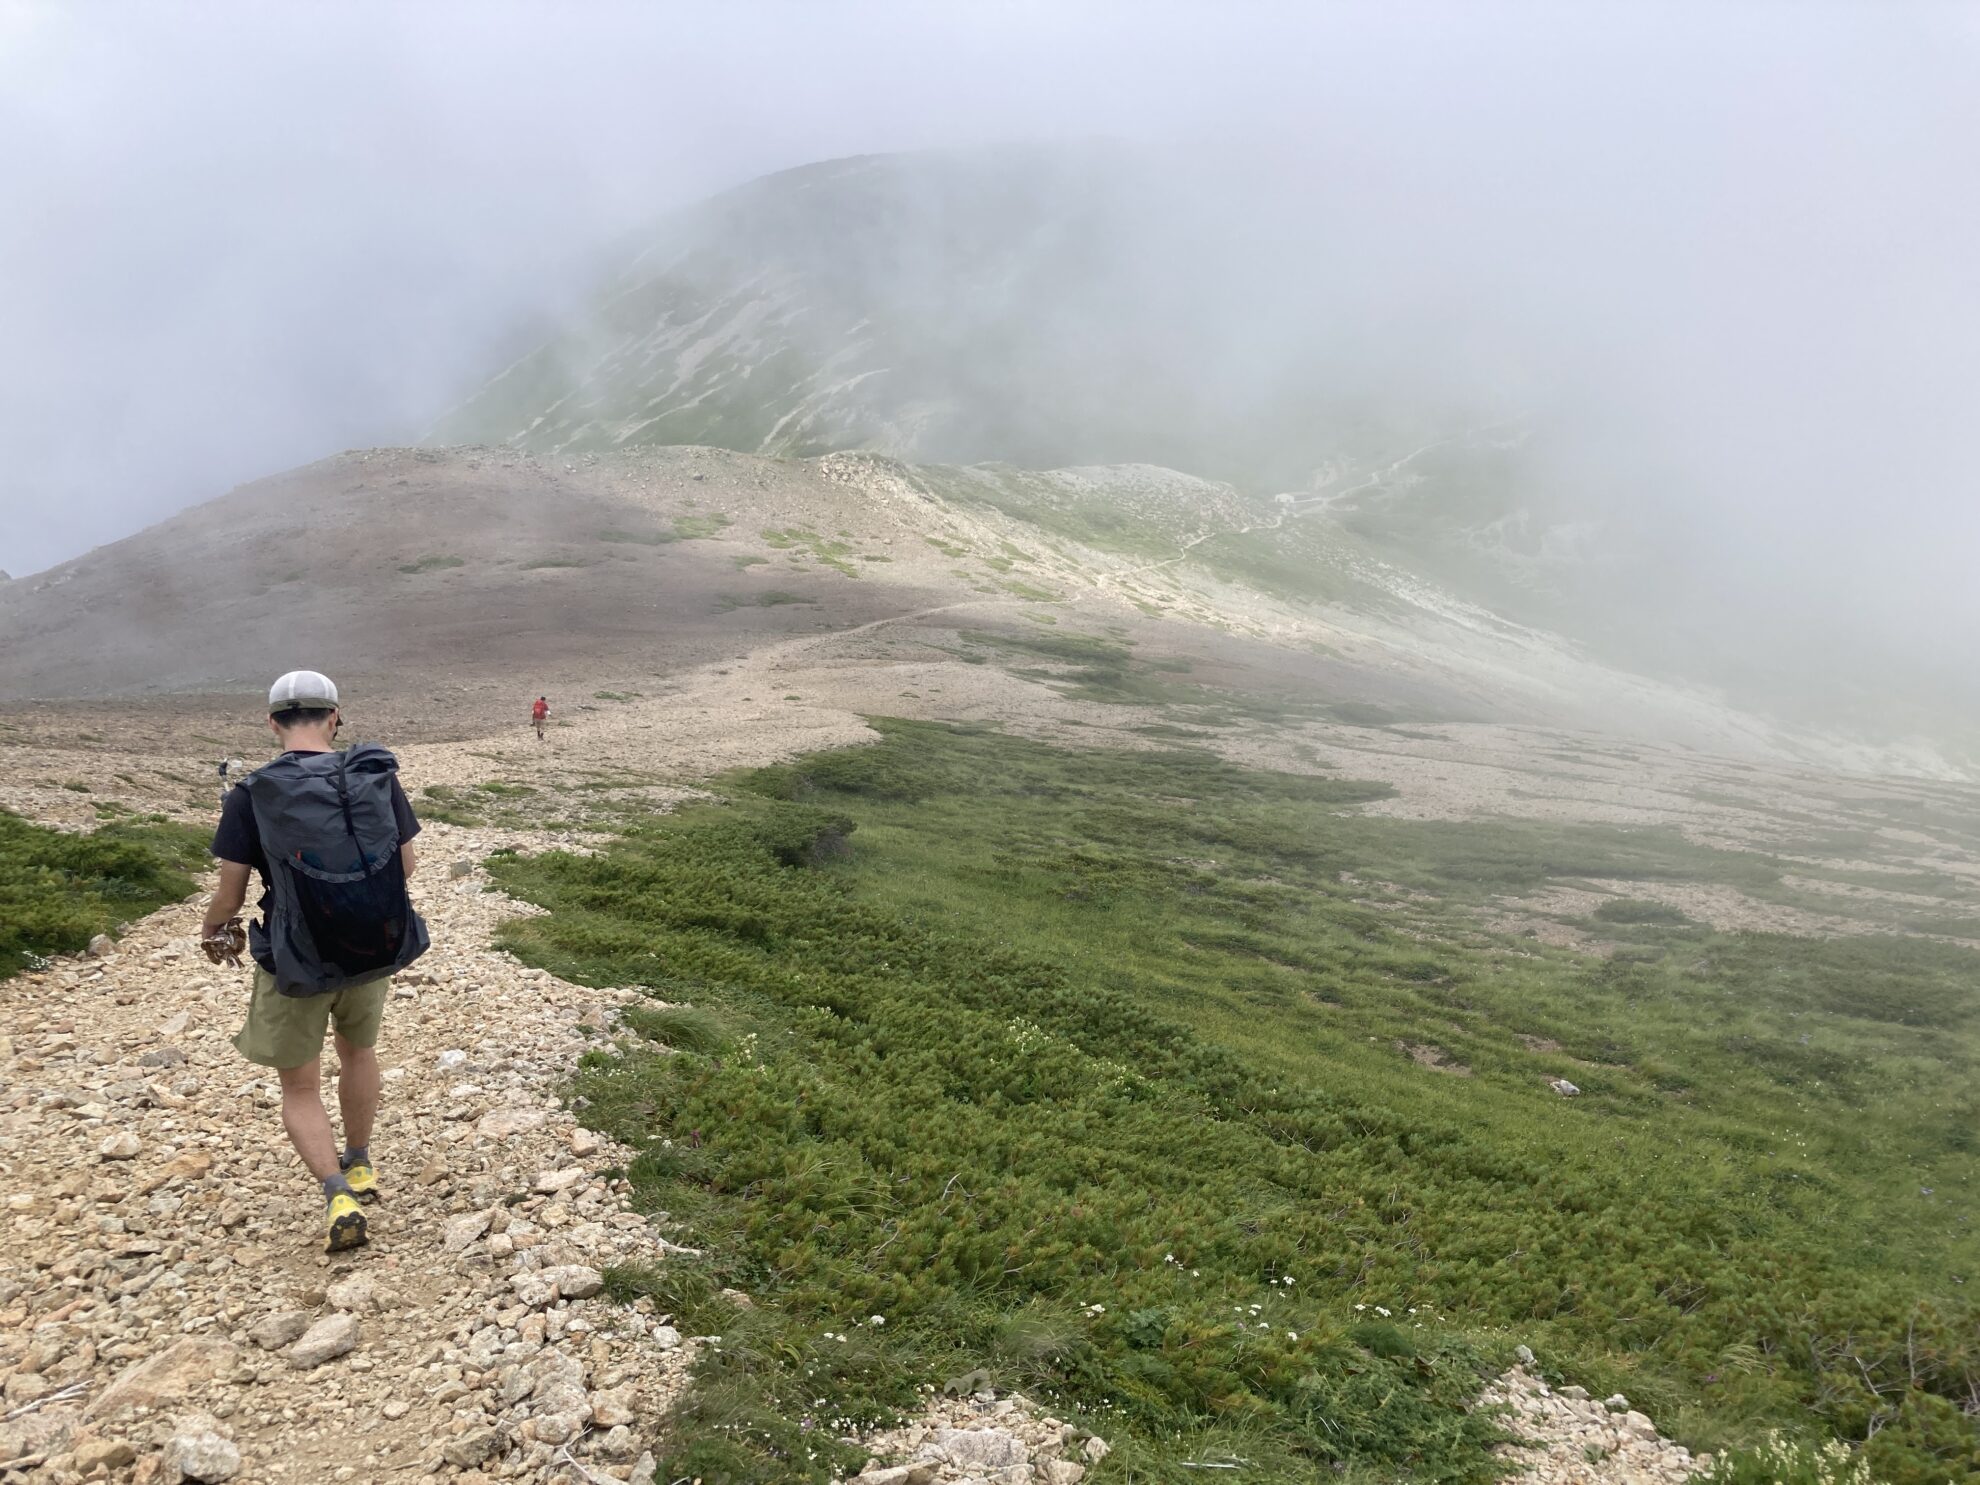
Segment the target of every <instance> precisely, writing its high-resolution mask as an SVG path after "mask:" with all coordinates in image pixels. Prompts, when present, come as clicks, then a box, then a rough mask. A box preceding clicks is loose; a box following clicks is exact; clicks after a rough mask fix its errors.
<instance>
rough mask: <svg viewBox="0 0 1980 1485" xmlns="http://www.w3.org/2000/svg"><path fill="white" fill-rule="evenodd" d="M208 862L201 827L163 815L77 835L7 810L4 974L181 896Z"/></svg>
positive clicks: (1, 927) (0, 972) (0, 941)
mask: <svg viewBox="0 0 1980 1485" xmlns="http://www.w3.org/2000/svg"><path fill="white" fill-rule="evenodd" d="M205 860H206V837H205V836H204V835H203V834H202V833H201V832H199V831H197V830H193V829H191V828H189V827H187V826H184V825H175V824H170V823H168V822H166V821H164V820H163V819H161V818H159V817H157V816H151V817H148V818H144V819H129V818H121V819H120V820H119V821H118V822H117V823H112V824H105V825H103V826H102V827H101V828H99V829H97V830H95V831H93V832H92V833H90V834H88V835H78V834H71V833H69V832H67V831H61V830H49V829H47V828H46V827H44V826H40V825H34V824H30V823H29V822H28V821H26V820H23V819H22V818H21V817H20V816H18V815H15V814H10V813H8V812H7V811H5V810H0V979H4V978H5V977H6V976H8V975H12V974H16V973H18V972H19V971H20V970H22V969H27V968H31V967H33V966H35V965H36V964H38V963H40V962H41V961H42V960H44V959H46V958H47V957H48V956H50V955H53V954H73V953H76V952H77V951H79V950H81V949H84V948H87V947H88V946H89V941H90V939H92V938H93V937H95V936H96V935H97V934H99V933H109V932H114V931H115V930H116V929H117V927H118V926H119V925H120V924H123V923H126V922H128V921H130V920H132V919H134V918H141V917H143V916H144V915H145V914H146V913H148V912H150V911H151V910H152V909H154V908H156V907H160V906H162V905H163V904H165V903H168V902H176V901H178V900H179V899H180V898H182V897H184V896H185V895H186V894H187V893H189V892H191V891H192V890H193V879H192V876H191V873H192V872H194V871H196V870H198V869H199V868H200V867H201V866H202V865H203V864H204V863H205Z"/></svg>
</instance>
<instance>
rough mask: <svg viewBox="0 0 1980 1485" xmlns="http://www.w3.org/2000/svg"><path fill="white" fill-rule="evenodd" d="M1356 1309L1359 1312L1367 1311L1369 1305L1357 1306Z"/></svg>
mask: <svg viewBox="0 0 1980 1485" xmlns="http://www.w3.org/2000/svg"><path fill="white" fill-rule="evenodd" d="M1355 1308H1356V1309H1357V1310H1365V1309H1367V1308H1368V1306H1367V1305H1356V1306H1355Z"/></svg>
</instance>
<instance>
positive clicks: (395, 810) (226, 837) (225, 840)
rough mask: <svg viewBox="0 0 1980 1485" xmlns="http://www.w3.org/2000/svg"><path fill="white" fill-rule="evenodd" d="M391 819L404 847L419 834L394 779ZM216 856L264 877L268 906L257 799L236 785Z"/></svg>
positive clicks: (216, 836)
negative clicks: (256, 824)
mask: <svg viewBox="0 0 1980 1485" xmlns="http://www.w3.org/2000/svg"><path fill="white" fill-rule="evenodd" d="M283 756H284V757H302V756H304V754H303V753H302V752H293V753H287V754H284V755H283ZM392 818H393V820H394V821H395V822H397V824H398V827H399V844H400V845H404V844H405V843H406V842H407V841H409V840H411V839H412V838H413V837H414V836H415V835H418V834H419V821H418V820H417V819H416V818H414V816H413V810H412V801H411V800H409V799H407V798H406V791H405V790H404V789H402V788H400V787H399V780H398V778H397V777H396V776H394V777H393V779H392ZM213 854H214V855H215V856H217V857H218V858H219V859H220V860H222V861H232V862H236V863H238V864H239V865H241V866H251V867H253V868H254V869H255V870H256V871H257V872H259V873H260V874H261V903H260V904H259V905H260V906H261V907H263V908H266V907H267V905H268V858H267V856H265V855H264V854H263V853H262V850H261V832H260V830H258V829H257V828H256V827H255V823H254V797H253V796H252V795H251V794H249V793H248V791H247V789H246V788H245V787H244V786H243V785H240V784H236V785H235V786H234V787H233V788H232V789H230V790H228V791H227V799H226V802H225V803H224V804H222V805H221V806H220V825H219V828H218V829H216V830H215V831H214V832H213Z"/></svg>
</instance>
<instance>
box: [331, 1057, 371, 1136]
mask: <svg viewBox="0 0 1980 1485" xmlns="http://www.w3.org/2000/svg"><path fill="white" fill-rule="evenodd" d="M331 1039H332V1040H333V1041H334V1042H335V1043H336V1045H337V1107H338V1108H339V1109H341V1110H342V1111H343V1115H344V1143H345V1144H346V1145H349V1146H351V1147H353V1148H354V1149H359V1150H362V1149H364V1148H366V1147H367V1146H369V1145H370V1144H371V1126H372V1123H373V1121H375V1120H376V1119H377V1117H378V1088H379V1082H380V1079H379V1076H378V1053H377V1051H376V1050H375V1049H374V1048H371V1047H354V1046H352V1045H351V1044H350V1043H349V1042H347V1041H345V1040H344V1039H343V1037H341V1036H338V1035H337V1034H336V1033H334V1032H333V1033H331Z"/></svg>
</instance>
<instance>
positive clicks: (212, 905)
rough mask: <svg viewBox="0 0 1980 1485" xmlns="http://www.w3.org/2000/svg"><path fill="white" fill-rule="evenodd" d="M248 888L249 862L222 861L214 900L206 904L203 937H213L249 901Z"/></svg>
mask: <svg viewBox="0 0 1980 1485" xmlns="http://www.w3.org/2000/svg"><path fill="white" fill-rule="evenodd" d="M247 889H248V868H247V863H246V862H244V861H223V862H221V863H220V884H219V885H218V886H217V887H215V888H214V889H213V900H212V901H211V902H209V903H208V904H207V905H206V920H205V921H204V922H203V923H201V924H200V927H199V931H200V936H201V937H203V938H210V937H212V936H213V934H215V933H217V932H218V931H219V930H220V928H221V927H222V926H223V925H224V924H225V923H226V922H227V920H228V919H229V918H231V917H233V916H234V915H235V914H236V913H238V912H239V911H240V910H241V904H242V903H244V902H246V901H247Z"/></svg>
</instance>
